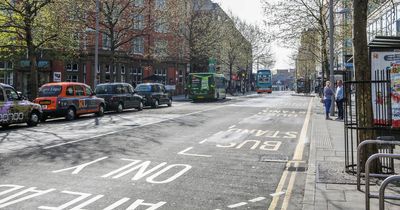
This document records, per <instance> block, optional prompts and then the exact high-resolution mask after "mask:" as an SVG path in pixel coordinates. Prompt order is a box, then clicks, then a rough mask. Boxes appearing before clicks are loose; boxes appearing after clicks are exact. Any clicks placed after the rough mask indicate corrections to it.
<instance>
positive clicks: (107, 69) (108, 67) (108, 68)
mask: <svg viewBox="0 0 400 210" xmlns="http://www.w3.org/2000/svg"><path fill="white" fill-rule="evenodd" d="M106 73H110V65H106Z"/></svg>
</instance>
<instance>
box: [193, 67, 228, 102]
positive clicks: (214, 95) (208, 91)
mask: <svg viewBox="0 0 400 210" xmlns="http://www.w3.org/2000/svg"><path fill="white" fill-rule="evenodd" d="M187 88H188V91H189V98H190V99H192V100H194V101H196V100H204V99H214V100H217V99H225V98H226V79H225V77H224V75H222V74H216V73H190V74H189V77H188V84H187Z"/></svg>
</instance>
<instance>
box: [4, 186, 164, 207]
mask: <svg viewBox="0 0 400 210" xmlns="http://www.w3.org/2000/svg"><path fill="white" fill-rule="evenodd" d="M4 187H6V188H11V189H8V190H5V191H2V192H0V194H1V195H7V194H10V193H11V192H13V191H15V190H20V189H22V188H27V189H25V190H21V191H20V192H17V193H15V194H11V195H8V197H6V198H3V199H2V200H0V208H4V207H7V206H11V205H14V204H17V203H19V202H22V201H25V200H28V199H31V198H34V197H38V196H43V195H45V194H48V193H50V192H53V193H54V192H56V193H60V194H64V195H65V194H68V195H77V196H78V197H76V198H75V199H73V200H70V201H68V202H67V203H64V204H62V205H59V206H57V207H53V206H48V205H46V204H45V205H40V206H39V207H38V209H44V210H64V209H70V210H83V208H84V207H87V206H88V205H90V204H92V203H94V202H96V201H98V200H100V199H102V198H104V195H92V194H90V193H83V192H73V191H65V190H64V191H58V190H56V189H54V188H51V189H48V190H36V187H25V186H20V185H0V188H4ZM28 193H34V194H30V195H27V196H24V197H21V196H22V195H25V194H28ZM92 196H93V197H92ZM17 197H18V199H16V198H17ZM13 199H14V200H13ZM129 200H131V199H130V198H127V197H124V198H122V199H119V200H118V201H116V202H114V203H112V204H111V205H108V204H106V205H107V206H106V207H105V208H102V209H103V210H114V209H116V208H117V207H119V206H121V205H122V204H124V203H126V202H128V201H129ZM144 201H145V200H143V199H136V200H135V201H133V202H132V203H131V204H130V205H129V206H128V207H127V208H126V210H135V209H138V208H139V207H141V206H143V207H144V206H146V207H148V208H146V209H147V210H155V209H158V208H160V207H162V206H163V205H165V204H166V203H167V202H165V201H160V202H157V203H145V202H144ZM141 209H143V208H141Z"/></svg>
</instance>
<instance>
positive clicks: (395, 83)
mask: <svg viewBox="0 0 400 210" xmlns="http://www.w3.org/2000/svg"><path fill="white" fill-rule="evenodd" d="M390 83H391V84H390V88H391V99H392V126H393V127H395V128H399V127H400V62H396V63H393V64H392V68H391V69H390Z"/></svg>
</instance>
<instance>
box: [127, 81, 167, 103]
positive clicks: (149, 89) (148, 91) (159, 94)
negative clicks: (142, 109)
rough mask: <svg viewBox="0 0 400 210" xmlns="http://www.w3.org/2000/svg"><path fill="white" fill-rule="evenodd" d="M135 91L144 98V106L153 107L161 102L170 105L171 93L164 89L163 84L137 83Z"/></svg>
mask: <svg viewBox="0 0 400 210" xmlns="http://www.w3.org/2000/svg"><path fill="white" fill-rule="evenodd" d="M135 91H136V92H137V93H138V94H139V95H141V96H143V97H144V98H145V99H146V103H145V105H146V106H152V107H153V108H157V107H158V106H159V105H162V104H166V105H168V106H172V96H171V93H170V92H168V91H167V90H166V89H165V86H164V85H163V84H159V83H143V84H139V85H137V86H136V89H135Z"/></svg>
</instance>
